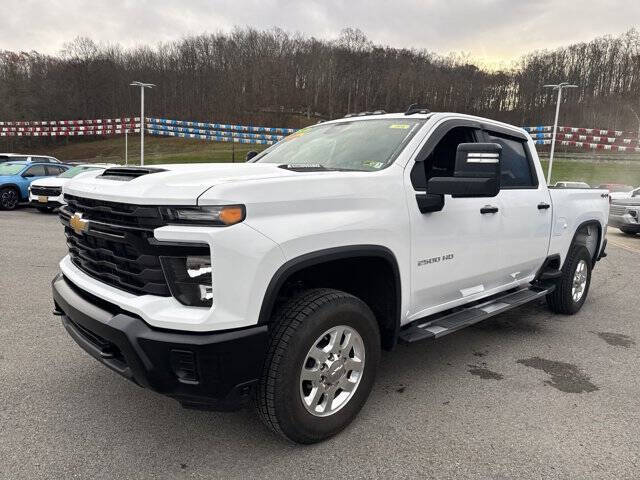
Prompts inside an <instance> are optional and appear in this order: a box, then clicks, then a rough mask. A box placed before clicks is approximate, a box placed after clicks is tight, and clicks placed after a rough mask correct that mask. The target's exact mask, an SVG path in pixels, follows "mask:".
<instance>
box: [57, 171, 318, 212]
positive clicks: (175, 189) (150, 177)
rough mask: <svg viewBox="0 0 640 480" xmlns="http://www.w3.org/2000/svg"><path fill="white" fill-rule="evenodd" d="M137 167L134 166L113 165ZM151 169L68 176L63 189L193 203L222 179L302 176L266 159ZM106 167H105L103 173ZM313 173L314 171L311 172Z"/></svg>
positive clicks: (129, 199)
mask: <svg viewBox="0 0 640 480" xmlns="http://www.w3.org/2000/svg"><path fill="white" fill-rule="evenodd" d="M117 168H125V169H127V170H132V171H138V169H137V168H136V167H117ZM149 169H150V170H154V169H157V171H155V172H152V173H147V174H144V175H141V176H139V177H137V178H132V179H129V178H125V177H121V178H120V179H114V178H108V177H103V176H102V174H99V175H96V176H90V177H88V178H87V177H85V176H81V177H78V178H73V179H70V181H69V182H67V183H66V184H65V186H64V192H65V193H67V194H70V195H77V196H81V197H88V198H95V199H99V200H107V201H117V202H122V203H136V204H146V205H195V204H197V201H198V197H199V196H200V195H202V194H203V193H204V192H205V191H207V190H208V189H210V188H211V187H214V186H215V185H219V184H222V183H230V182H238V181H245V180H264V179H269V178H275V177H290V176H306V175H313V174H314V173H307V172H294V171H290V170H286V169H283V168H280V167H278V165H276V164H269V163H199V164H176V165H154V166H152V167H149ZM108 172H109V171H108V170H107V171H106V173H108ZM315 174H316V175H317V174H318V173H315Z"/></svg>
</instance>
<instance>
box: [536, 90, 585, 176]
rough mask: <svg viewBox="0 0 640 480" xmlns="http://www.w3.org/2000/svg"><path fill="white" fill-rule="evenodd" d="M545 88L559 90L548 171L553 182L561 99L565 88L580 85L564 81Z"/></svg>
mask: <svg viewBox="0 0 640 480" xmlns="http://www.w3.org/2000/svg"><path fill="white" fill-rule="evenodd" d="M543 88H553V89H554V90H558V103H557V104H556V119H555V120H554V122H553V135H552V136H551V152H550V153H549V171H548V173H547V184H550V183H551V167H552V166H553V152H554V151H555V149H556V131H557V130H558V115H559V114H560V99H561V98H562V89H563V88H578V85H571V84H569V83H568V82H562V83H559V84H557V85H544V86H543Z"/></svg>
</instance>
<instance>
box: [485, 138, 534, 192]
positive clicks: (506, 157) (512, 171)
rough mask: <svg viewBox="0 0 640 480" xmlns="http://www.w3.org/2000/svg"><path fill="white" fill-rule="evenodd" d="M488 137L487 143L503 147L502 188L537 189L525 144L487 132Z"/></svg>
mask: <svg viewBox="0 0 640 480" xmlns="http://www.w3.org/2000/svg"><path fill="white" fill-rule="evenodd" d="M487 136H488V139H487V141H489V142H491V143H497V144H499V145H501V146H502V166H501V172H500V188H507V189H508V188H533V187H537V186H538V183H537V181H536V180H535V176H534V174H533V168H532V166H531V161H530V160H529V156H528V155H527V150H526V148H525V142H524V141H522V140H518V139H516V138H513V137H508V136H505V135H500V134H497V133H493V132H487Z"/></svg>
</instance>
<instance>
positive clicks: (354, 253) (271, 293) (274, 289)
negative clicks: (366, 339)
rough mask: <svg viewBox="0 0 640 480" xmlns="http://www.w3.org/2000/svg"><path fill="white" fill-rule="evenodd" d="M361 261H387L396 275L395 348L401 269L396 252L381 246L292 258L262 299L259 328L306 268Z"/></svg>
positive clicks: (280, 270) (337, 249) (394, 277)
mask: <svg viewBox="0 0 640 480" xmlns="http://www.w3.org/2000/svg"><path fill="white" fill-rule="evenodd" d="M358 257H376V258H381V259H383V260H385V261H386V262H387V263H388V264H389V267H390V268H391V272H392V274H393V281H394V286H395V294H396V295H395V297H396V299H395V305H394V309H393V310H394V318H393V319H392V320H393V324H394V327H393V339H392V344H393V345H395V341H396V338H397V336H398V333H399V331H400V316H401V309H402V285H401V280H400V268H399V267H398V261H397V260H396V256H395V255H394V254H393V252H392V251H391V250H390V249H388V248H387V247H383V246H380V245H349V246H345V247H334V248H327V249H323V250H317V251H314V252H310V253H306V254H304V255H300V256H299V257H295V258H292V259H291V260H288V261H287V262H286V263H284V264H283V265H282V266H281V267H280V268H279V269H278V270H277V271H276V272H275V273H274V275H273V277H271V280H270V282H269V285H268V286H267V289H266V291H265V294H264V297H263V299H262V306H261V307H260V314H259V317H258V325H263V324H266V323H268V322H269V320H270V319H271V315H272V313H273V308H274V305H275V302H276V298H277V296H278V292H279V291H280V289H281V288H282V286H283V285H284V284H285V283H286V281H287V280H288V279H289V278H291V276H292V275H293V274H295V273H297V272H299V271H301V270H303V269H305V268H307V267H311V266H314V265H320V264H322V263H327V262H331V261H335V260H343V259H348V258H358Z"/></svg>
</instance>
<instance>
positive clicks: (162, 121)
mask: <svg viewBox="0 0 640 480" xmlns="http://www.w3.org/2000/svg"><path fill="white" fill-rule="evenodd" d="M146 120H147V121H148V122H151V123H153V124H158V125H172V126H176V127H193V128H198V129H205V130H232V131H236V132H249V133H268V134H271V135H289V134H290V133H293V132H295V131H296V130H297V129H295V128H280V127H254V126H250V125H229V124H227V123H203V122H189V121H185V120H169V119H166V118H147V119H146Z"/></svg>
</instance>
